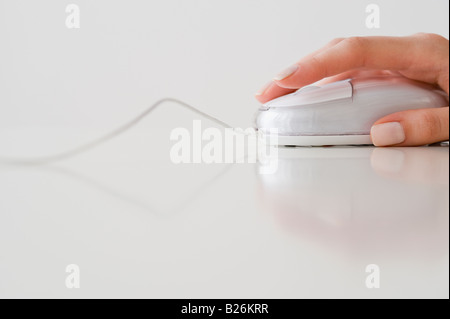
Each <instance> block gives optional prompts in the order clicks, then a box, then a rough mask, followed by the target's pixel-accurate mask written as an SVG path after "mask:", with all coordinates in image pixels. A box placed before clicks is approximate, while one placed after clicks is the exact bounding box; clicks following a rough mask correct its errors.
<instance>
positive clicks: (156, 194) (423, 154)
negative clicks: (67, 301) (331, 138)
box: [0, 115, 449, 298]
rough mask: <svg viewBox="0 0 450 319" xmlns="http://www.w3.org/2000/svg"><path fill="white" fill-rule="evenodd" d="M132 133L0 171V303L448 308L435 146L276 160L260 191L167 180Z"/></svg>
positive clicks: (235, 182) (175, 175)
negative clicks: (375, 270) (70, 283)
mask: <svg viewBox="0 0 450 319" xmlns="http://www.w3.org/2000/svg"><path fill="white" fill-rule="evenodd" d="M162 116H163V115H162ZM149 121H150V122H151V121H153V120H149ZM154 121H156V120H154ZM146 124H147V125H145V124H144V125H143V126H142V127H138V128H136V129H134V130H132V131H130V132H129V133H127V134H126V135H125V136H122V137H121V138H119V139H117V140H115V141H113V142H111V143H110V144H108V145H105V146H104V147H102V148H100V149H97V150H95V151H92V152H90V153H88V154H85V155H83V156H80V157H78V158H75V159H73V160H71V161H68V162H64V163H59V164H58V165H52V166H42V167H23V166H10V165H8V166H7V165H1V166H0V193H1V194H2V196H1V201H0V260H1V262H0V297H62V298H68V297H76V298H78V297H153V298H221V297H224V298H302V297H358V298H372V297H374V298H381V297H401V298H403V297H438V298H444V297H445V298H448V289H449V286H448V285H449V284H448V282H449V281H448V279H449V278H448V273H449V255H448V251H449V247H448V244H449V216H448V215H449V206H448V203H449V202H448V201H449V198H448V191H449V177H448V176H449V174H448V173H449V172H448V167H449V166H448V163H449V151H448V147H424V148H404V149H387V148H386V149H385V148H379V149H375V148H372V147H353V148H352V147H350V148H338V147H335V148H288V149H280V152H279V155H280V159H279V169H278V171H277V173H276V174H274V175H264V176H262V175H258V174H257V172H258V170H257V169H256V166H255V165H252V164H234V165H209V166H208V165H174V164H172V163H171V162H170V161H169V159H168V149H169V147H170V143H169V141H168V131H167V129H166V130H164V129H163V128H160V129H159V131H158V130H154V129H149V127H151V123H148V122H147V123H146ZM21 132H22V133H23V134H24V135H28V136H30V135H29V134H31V133H32V132H25V131H21ZM2 133H3V134H2V136H5V135H7V134H6V133H5V132H2ZM33 133H34V134H33V136H35V137H37V136H39V134H38V133H41V134H43V133H42V131H34V132H33ZM60 133H61V134H59V135H61V136H60V137H55V135H53V138H52V139H51V140H53V141H61V143H62V141H64V139H65V138H66V137H65V136H63V135H64V134H62V131H61V132H60ZM15 134H18V133H17V132H15ZM86 134H87V133H86ZM92 134H93V133H92V132H90V136H91V135H92ZM166 134H167V135H166ZM15 136H16V137H17V139H19V140H20V136H18V135H15ZM87 136H89V134H87ZM87 136H86V138H87ZM164 136H167V138H166V139H165V138H164ZM42 144H45V143H42ZM42 144H41V147H42ZM68 264H77V265H79V267H80V269H81V288H80V289H78V290H69V289H67V288H66V287H65V278H66V276H67V274H66V273H65V267H66V266H67V265H68ZM369 264H377V265H379V266H380V269H381V288H380V289H376V290H373V289H372V290H370V289H367V288H366V285H365V280H366V276H367V275H368V274H366V273H365V267H366V266H367V265H369Z"/></svg>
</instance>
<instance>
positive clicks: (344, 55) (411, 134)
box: [256, 33, 449, 146]
mask: <svg viewBox="0 0 450 319" xmlns="http://www.w3.org/2000/svg"><path fill="white" fill-rule="evenodd" d="M367 73H370V74H374V73H375V74H396V75H402V76H405V77H407V78H410V79H414V80H418V81H422V82H428V83H431V84H435V85H438V86H440V87H441V88H442V89H443V90H444V91H445V92H447V94H448V93H449V41H448V40H447V39H445V38H443V37H441V36H439V35H435V34H423V33H421V34H416V35H413V36H409V37H354V38H346V39H335V40H333V41H331V42H330V43H329V44H328V45H326V46H325V47H323V48H322V49H319V50H318V51H316V52H313V53H312V54H310V55H308V56H306V57H304V58H303V59H301V60H300V61H299V62H298V63H296V64H294V65H293V66H291V67H289V68H288V69H286V70H285V71H283V72H281V73H280V74H278V75H277V76H276V77H275V78H274V79H273V81H272V82H270V83H269V84H268V85H266V86H265V87H264V88H263V89H262V90H261V91H260V92H258V93H257V94H256V98H257V99H258V100H259V101H260V102H261V103H265V102H268V101H270V100H272V99H274V98H277V97H280V96H282V95H285V94H288V93H292V92H294V91H296V90H298V89H299V88H301V87H303V86H306V85H309V84H312V83H315V82H317V81H320V83H327V82H334V81H338V80H343V79H347V78H352V77H357V76H361V75H366V74H367ZM448 121H449V108H448V107H444V108H437V109H422V110H410V111H404V112H398V113H394V114H391V115H388V116H386V117H384V118H381V119H379V120H378V121H377V122H376V123H375V124H374V125H373V127H372V130H371V137H372V142H373V143H374V144H375V145H377V146H391V145H392V146H415V145H425V144H431V143H436V142H440V141H445V140H448V139H449V124H448Z"/></svg>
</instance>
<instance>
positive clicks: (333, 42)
mask: <svg viewBox="0 0 450 319" xmlns="http://www.w3.org/2000/svg"><path fill="white" fill-rule="evenodd" d="M344 40H345V39H344V38H336V39H333V40H331V41H330V42H329V43H328V45H329V46H334V45H336V44H339V43H340V42H342V41H344Z"/></svg>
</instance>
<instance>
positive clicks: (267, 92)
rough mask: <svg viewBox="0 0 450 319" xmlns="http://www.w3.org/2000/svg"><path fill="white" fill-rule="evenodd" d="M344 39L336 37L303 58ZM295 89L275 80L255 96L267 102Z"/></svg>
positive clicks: (262, 101) (307, 57)
mask: <svg viewBox="0 0 450 319" xmlns="http://www.w3.org/2000/svg"><path fill="white" fill-rule="evenodd" d="M343 40H344V38H337V39H334V40H332V41H330V42H329V43H328V44H326V45H325V46H324V47H322V48H320V49H318V50H316V51H314V52H312V53H310V54H308V55H307V56H305V57H304V58H303V59H310V58H311V57H313V56H315V55H317V54H319V53H320V52H323V51H325V50H328V49H329V48H331V47H333V46H335V45H336V44H338V43H340V42H341V41H343ZM295 91H296V90H295V89H286V88H283V87H280V86H279V85H277V84H276V83H275V82H274V81H271V82H269V83H267V84H266V85H265V86H263V87H262V88H261V89H260V90H259V91H258V92H257V93H256V94H255V97H256V99H257V100H258V101H259V102H261V103H266V102H269V101H271V100H273V99H275V98H277V97H280V96H283V95H286V94H289V93H293V92H295Z"/></svg>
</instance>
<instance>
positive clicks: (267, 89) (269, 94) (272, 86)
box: [255, 81, 296, 103]
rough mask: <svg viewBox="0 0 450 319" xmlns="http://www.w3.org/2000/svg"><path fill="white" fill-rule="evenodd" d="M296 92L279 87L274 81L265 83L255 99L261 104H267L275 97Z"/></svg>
mask: <svg viewBox="0 0 450 319" xmlns="http://www.w3.org/2000/svg"><path fill="white" fill-rule="evenodd" d="M295 91H296V90H294V89H286V88H282V87H279V86H278V85H277V84H276V83H275V82H274V81H271V82H269V83H267V84H266V85H265V86H263V87H262V88H261V90H259V91H258V92H257V93H256V94H255V98H256V99H257V100H258V101H259V102H261V103H267V102H269V101H271V100H273V99H276V98H277V97H280V96H283V95H286V94H289V93H293V92H295Z"/></svg>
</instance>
